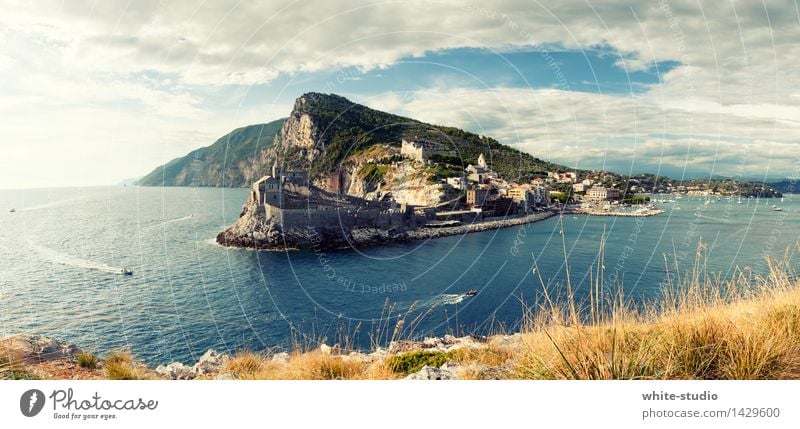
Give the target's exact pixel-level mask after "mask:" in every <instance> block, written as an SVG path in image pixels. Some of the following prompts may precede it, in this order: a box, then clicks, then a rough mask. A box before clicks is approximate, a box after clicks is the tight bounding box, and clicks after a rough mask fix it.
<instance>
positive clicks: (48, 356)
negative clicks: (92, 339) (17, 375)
mask: <svg viewBox="0 0 800 429" xmlns="http://www.w3.org/2000/svg"><path fill="white" fill-rule="evenodd" d="M0 348H3V349H4V350H5V351H7V353H9V354H11V355H13V356H14V357H15V358H16V359H19V360H21V361H24V362H29V363H36V362H43V361H47V360H55V359H69V360H73V359H74V356H75V355H76V354H78V353H80V352H81V349H80V348H78V346H76V345H75V344H71V343H66V342H63V341H60V340H57V339H55V338H50V337H43V336H39V335H26V334H18V335H14V336H11V337H7V338H3V339H2V340H0Z"/></svg>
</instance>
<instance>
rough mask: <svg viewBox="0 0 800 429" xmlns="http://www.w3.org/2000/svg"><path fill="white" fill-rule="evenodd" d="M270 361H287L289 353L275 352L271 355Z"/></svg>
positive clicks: (282, 362)
mask: <svg viewBox="0 0 800 429" xmlns="http://www.w3.org/2000/svg"><path fill="white" fill-rule="evenodd" d="M272 362H275V363H280V364H285V363H289V353H286V352H280V353H275V354H274V355H272Z"/></svg>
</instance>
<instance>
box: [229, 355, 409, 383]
mask: <svg viewBox="0 0 800 429" xmlns="http://www.w3.org/2000/svg"><path fill="white" fill-rule="evenodd" d="M225 370H226V371H227V372H229V373H230V374H231V376H233V377H234V378H236V379H240V380H360V379H379V378H380V379H384V378H394V376H393V374H392V373H390V372H389V371H385V370H383V369H382V368H378V367H377V366H376V365H373V364H370V363H368V362H365V361H362V360H360V359H357V358H350V357H347V356H337V355H331V354H327V353H323V352H321V351H319V350H315V351H308V352H296V353H293V354H291V355H290V356H289V358H288V360H287V361H286V362H282V361H279V362H274V361H273V360H272V359H271V358H270V357H268V356H264V355H260V354H256V353H252V352H247V353H242V354H239V355H236V356H234V357H233V358H231V359H230V360H229V361H228V363H227V365H226V366H225Z"/></svg>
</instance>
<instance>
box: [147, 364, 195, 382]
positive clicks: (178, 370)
mask: <svg viewBox="0 0 800 429" xmlns="http://www.w3.org/2000/svg"><path fill="white" fill-rule="evenodd" d="M156 374H158V375H160V376H162V377H165V378H169V379H170V380H192V379H194V378H195V376H196V373H195V371H194V368H193V367H191V366H188V365H184V364H183V363H181V362H172V363H171V364H169V365H159V366H158V367H157V368H156Z"/></svg>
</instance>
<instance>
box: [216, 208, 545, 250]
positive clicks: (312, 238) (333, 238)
mask: <svg viewBox="0 0 800 429" xmlns="http://www.w3.org/2000/svg"><path fill="white" fill-rule="evenodd" d="M249 210H254V209H253V208H249ZM249 210H248V209H245V211H246V212H248V213H249ZM555 214H556V213H554V212H552V211H543V212H537V213H534V214H531V215H526V216H517V217H504V218H500V219H490V220H484V221H481V222H475V223H470V224H465V225H458V226H449V227H440V228H431V227H424V226H423V227H420V228H416V229H381V228H375V227H364V228H353V229H351V230H349V231H343V230H342V229H340V228H337V227H336V226H335V225H334V226H331V225H319V226H317V227H315V228H313V229H296V228H295V229H292V228H288V229H286V230H278V229H276V228H272V227H270V228H267V229H266V230H267V231H268V232H267V233H262V232H258V231H260V230H262V229H264V228H263V226H261V225H257V224H258V219H257V216H254V218H253V219H245V220H244V221H242V220H241V219H240V221H239V222H237V224H236V225H234V226H232V227H230V228H228V229H226V230H225V231H223V232H221V233H219V234H218V235H217V237H216V241H217V243H218V244H220V245H222V246H225V247H244V248H252V249H256V250H272V251H285V250H299V249H304V248H310V249H316V250H327V249H346V248H352V247H357V246H358V247H360V246H373V245H380V244H387V243H393V242H403V241H412V240H427V239H432V238H439V237H447V236H451V235H461V234H468V233H472V232H481V231H489V230H493V229H499V228H507V227H511V226H518V225H523V224H527V223H533V222H538V221H541V220H544V219H547V218H549V217H552V216H555ZM244 216H249V214H247V213H246V214H244ZM254 231H255V232H254Z"/></svg>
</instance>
